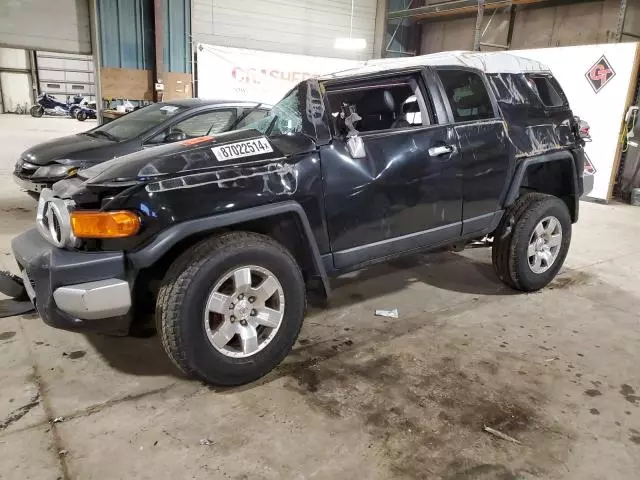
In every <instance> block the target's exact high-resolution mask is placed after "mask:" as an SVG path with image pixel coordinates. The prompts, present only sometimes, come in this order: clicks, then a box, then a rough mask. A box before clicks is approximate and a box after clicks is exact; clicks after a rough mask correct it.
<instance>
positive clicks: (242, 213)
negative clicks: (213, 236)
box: [127, 200, 331, 296]
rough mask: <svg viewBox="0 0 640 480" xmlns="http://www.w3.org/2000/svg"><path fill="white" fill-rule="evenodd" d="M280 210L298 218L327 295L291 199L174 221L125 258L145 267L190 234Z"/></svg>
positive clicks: (310, 238)
mask: <svg viewBox="0 0 640 480" xmlns="http://www.w3.org/2000/svg"><path fill="white" fill-rule="evenodd" d="M283 213H291V214H294V215H296V217H297V218H298V219H299V221H300V225H301V226H302V230H303V233H304V236H305V241H306V242H307V244H308V246H309V252H310V253H311V256H312V263H313V265H314V268H315V270H316V271H315V273H316V274H317V275H319V276H320V278H321V279H322V283H323V286H324V289H325V292H326V294H327V296H328V295H329V293H330V290H331V289H330V286H329V280H328V277H327V272H326V270H325V268H324V265H323V263H322V259H321V256H320V250H319V248H318V244H317V242H316V239H315V237H314V235H313V231H312V229H311V225H310V224H309V219H308V218H307V214H306V213H305V211H304V209H303V208H302V206H301V205H300V204H299V203H298V202H296V201H294V200H288V201H283V202H279V203H276V204H267V205H260V206H257V207H252V208H246V209H243V210H238V211H235V212H229V213H223V214H216V215H211V216H208V217H203V218H197V219H194V220H188V221H185V222H181V223H177V224H175V225H172V226H171V227H169V228H167V229H165V230H163V231H162V232H160V233H159V234H158V235H156V236H155V238H154V239H153V241H152V242H151V243H150V244H148V245H146V246H145V247H143V248H141V249H139V250H137V251H135V252H128V253H127V259H128V260H129V261H130V262H131V264H132V265H133V267H134V268H135V269H136V270H140V269H143V268H147V267H150V266H152V265H153V264H154V263H156V262H157V261H158V260H159V259H160V258H162V256H163V255H165V254H166V253H167V252H168V251H169V250H170V249H171V248H172V247H173V246H174V245H176V244H177V243H178V242H180V241H181V240H184V239H186V238H188V237H190V236H192V235H196V234H199V233H202V232H208V231H211V230H215V229H219V228H224V227H231V226H233V225H237V224H240V223H244V222H249V221H251V220H257V219H264V218H268V217H274V216H276V215H281V214H283Z"/></svg>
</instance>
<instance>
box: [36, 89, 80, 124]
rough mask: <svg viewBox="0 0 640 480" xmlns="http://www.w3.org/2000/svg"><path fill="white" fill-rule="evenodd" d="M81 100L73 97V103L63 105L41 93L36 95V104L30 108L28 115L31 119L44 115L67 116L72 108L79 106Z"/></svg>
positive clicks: (50, 96) (77, 96)
mask: <svg viewBox="0 0 640 480" xmlns="http://www.w3.org/2000/svg"><path fill="white" fill-rule="evenodd" d="M83 100H84V99H83V97H81V96H79V95H76V96H74V97H73V101H71V102H70V101H67V102H66V103H63V102H60V101H58V100H56V99H55V97H53V96H52V95H49V94H48V93H41V94H40V95H38V98H37V100H36V104H35V105H34V106H33V107H31V110H30V111H29V113H31V116H32V117H36V118H40V117H42V116H43V115H44V114H45V113H46V114H47V115H56V116H63V115H64V116H66V115H69V110H70V109H71V108H72V107H77V106H80V103H81V102H82V101H83Z"/></svg>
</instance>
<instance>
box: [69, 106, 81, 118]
mask: <svg viewBox="0 0 640 480" xmlns="http://www.w3.org/2000/svg"><path fill="white" fill-rule="evenodd" d="M79 109H80V107H78V106H75V107H71V108H69V116H70V117H71V118H76V115H77V114H78V110H79Z"/></svg>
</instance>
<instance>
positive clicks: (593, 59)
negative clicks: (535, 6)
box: [512, 43, 638, 200]
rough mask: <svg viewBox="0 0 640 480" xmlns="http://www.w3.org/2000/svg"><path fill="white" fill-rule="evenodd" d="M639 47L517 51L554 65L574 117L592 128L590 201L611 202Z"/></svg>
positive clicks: (588, 147) (620, 45)
mask: <svg viewBox="0 0 640 480" xmlns="http://www.w3.org/2000/svg"><path fill="white" fill-rule="evenodd" d="M637 46H638V44H637V43H607V44H601V45H583V46H577V47H557V48H543V49H536V50H514V51H513V52H512V53H514V54H515V55H520V56H522V57H527V58H531V59H534V60H538V61H540V62H542V63H544V64H545V65H547V66H549V68H550V69H551V71H552V72H553V75H554V76H555V77H556V79H557V80H558V82H560V85H561V86H562V89H563V90H564V93H565V94H566V95H567V98H568V99H569V104H570V105H571V109H572V110H573V114H574V115H577V116H579V117H580V118H582V119H584V120H586V121H587V123H588V124H589V125H590V126H591V137H592V138H593V141H592V142H591V143H587V145H586V147H585V151H586V153H587V156H588V157H589V160H590V163H591V164H592V165H591V166H589V165H587V166H586V167H585V175H588V174H590V173H591V174H593V175H594V185H593V190H592V191H591V192H590V193H588V194H587V196H588V197H591V198H597V199H601V200H609V185H610V183H612V182H613V180H614V179H613V178H612V177H613V176H615V175H616V173H617V172H614V171H613V169H614V165H615V164H616V163H617V162H616V160H617V159H616V152H617V147H618V142H619V137H620V129H621V126H622V122H623V120H624V116H625V113H626V108H627V107H628V105H626V102H627V96H628V92H629V89H633V88H635V81H636V75H637V72H636V71H635V55H636V49H637Z"/></svg>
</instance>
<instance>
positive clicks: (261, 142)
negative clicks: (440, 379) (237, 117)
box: [211, 137, 273, 162]
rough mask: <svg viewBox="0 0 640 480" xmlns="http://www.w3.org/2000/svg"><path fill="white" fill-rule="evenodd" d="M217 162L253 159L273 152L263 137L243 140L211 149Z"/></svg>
mask: <svg viewBox="0 0 640 480" xmlns="http://www.w3.org/2000/svg"><path fill="white" fill-rule="evenodd" d="M211 151H213V154H214V155H215V156H216V159H217V160H218V161H219V162H224V161H226V160H233V159H235V158H242V157H253V156H254V155H262V154H263V153H270V152H273V149H272V148H271V145H270V144H269V142H268V141H267V139H266V138H264V137H259V138H254V139H252V140H245V141H243V142H236V143H230V144H229V145H221V146H219V147H213V148H212V149H211Z"/></svg>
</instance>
